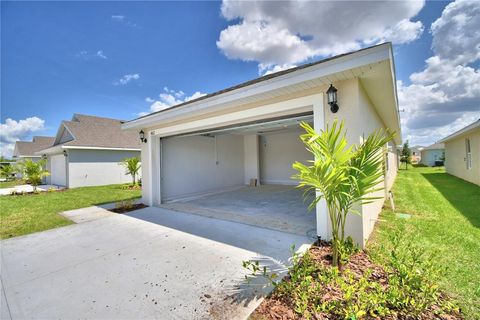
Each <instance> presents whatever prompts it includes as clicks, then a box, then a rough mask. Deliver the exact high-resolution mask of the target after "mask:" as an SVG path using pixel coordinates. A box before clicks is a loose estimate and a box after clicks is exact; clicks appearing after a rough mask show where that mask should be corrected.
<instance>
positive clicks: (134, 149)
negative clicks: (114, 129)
mask: <svg viewBox="0 0 480 320" xmlns="http://www.w3.org/2000/svg"><path fill="white" fill-rule="evenodd" d="M62 148H63V149H86V150H116V151H140V150H141V149H140V148H115V147H112V148H110V147H82V146H62Z"/></svg>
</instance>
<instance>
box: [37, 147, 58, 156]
mask: <svg viewBox="0 0 480 320" xmlns="http://www.w3.org/2000/svg"><path fill="white" fill-rule="evenodd" d="M61 152H63V148H62V146H61V145H59V146H53V147H50V148H47V149H43V150H40V151H37V152H35V154H37V155H40V156H41V155H43V154H55V153H61Z"/></svg>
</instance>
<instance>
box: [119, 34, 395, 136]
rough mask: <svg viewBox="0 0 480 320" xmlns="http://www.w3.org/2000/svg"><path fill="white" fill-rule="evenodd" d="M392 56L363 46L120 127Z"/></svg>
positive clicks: (147, 124) (384, 48) (380, 48)
mask: <svg viewBox="0 0 480 320" xmlns="http://www.w3.org/2000/svg"><path fill="white" fill-rule="evenodd" d="M389 59H391V45H390V44H389V43H386V44H384V45H380V46H378V47H374V48H369V49H365V50H363V51H359V52H355V53H352V54H349V55H346V56H342V57H338V58H335V59H332V60H330V61H325V62H323V63H319V64H318V65H313V66H310V67H307V68H304V69H300V70H297V71H294V72H291V73H287V74H285V75H282V76H279V77H275V78H271V79H268V80H265V81H261V82H257V83H254V84H251V85H249V86H246V87H242V88H238V89H235V90H232V91H228V92H225V93H223V94H219V95H216V96H212V97H210V98H207V99H204V100H200V101H198V102H192V103H190V104H187V105H185V106H181V107H178V108H172V109H169V110H165V111H163V112H160V113H155V114H152V115H150V116H146V117H144V118H139V119H136V120H132V121H129V122H126V123H124V124H123V125H122V129H141V128H146V127H151V126H154V125H156V124H157V123H158V122H160V121H162V122H164V121H166V120H169V119H172V118H175V117H178V116H181V115H184V114H189V113H192V112H195V111H199V110H203V109H208V108H211V107H213V106H216V105H220V104H228V103H233V102H235V101H236V100H239V99H243V98H247V97H250V96H254V95H258V94H262V93H266V92H269V91H272V90H275V89H280V88H284V87H288V86H291V85H295V84H297V83H301V82H305V81H309V80H313V79H317V78H323V77H326V76H328V75H331V74H334V73H338V72H342V71H345V70H350V69H354V68H358V67H360V66H364V65H368V64H371V63H375V62H380V61H384V60H389Z"/></svg>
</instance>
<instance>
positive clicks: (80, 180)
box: [62, 149, 140, 188]
mask: <svg viewBox="0 0 480 320" xmlns="http://www.w3.org/2000/svg"><path fill="white" fill-rule="evenodd" d="M62 156H63V155H62ZM135 156H136V157H139V156H140V152H138V151H117V150H74V149H71V150H68V187H69V188H77V187H86V186H99V185H108V184H120V183H131V182H132V177H131V176H130V175H126V174H125V167H123V166H121V165H120V164H119V162H121V161H122V160H123V159H125V158H131V157H135Z"/></svg>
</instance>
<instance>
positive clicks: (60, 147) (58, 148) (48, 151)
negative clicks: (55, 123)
mask: <svg viewBox="0 0 480 320" xmlns="http://www.w3.org/2000/svg"><path fill="white" fill-rule="evenodd" d="M63 150H109V151H140V150H141V149H140V148H119V147H93V146H68V145H57V146H54V147H51V148H48V149H44V150H40V151H38V152H37V154H39V155H42V154H58V153H61V152H63Z"/></svg>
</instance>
